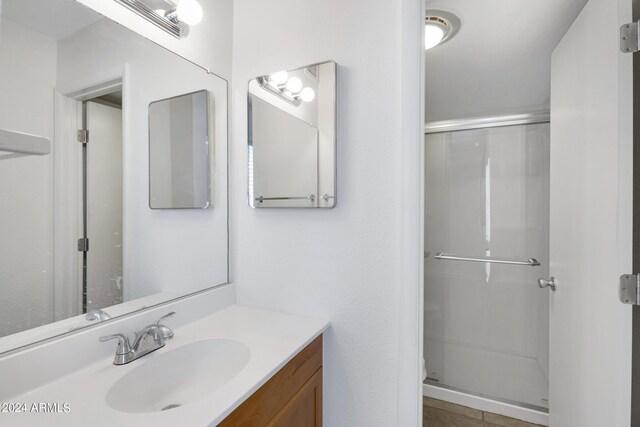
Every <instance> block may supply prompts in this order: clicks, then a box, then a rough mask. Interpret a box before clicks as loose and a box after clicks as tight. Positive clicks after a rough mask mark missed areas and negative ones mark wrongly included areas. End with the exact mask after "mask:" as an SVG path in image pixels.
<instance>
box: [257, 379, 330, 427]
mask: <svg viewBox="0 0 640 427" xmlns="http://www.w3.org/2000/svg"><path fill="white" fill-rule="evenodd" d="M267 425H268V426H269V427H291V426H296V427H320V426H322V368H320V369H319V370H318V371H317V372H316V373H315V374H313V376H312V377H311V379H310V380H309V381H307V383H306V384H305V385H303V386H302V388H301V389H300V390H298V392H297V393H296V394H295V395H294V396H293V397H292V398H291V400H290V401H289V402H287V404H286V405H285V406H284V407H283V408H282V410H280V412H278V414H276V416H275V417H274V418H273V419H272V420H271V421H269V423H268V424H267Z"/></svg>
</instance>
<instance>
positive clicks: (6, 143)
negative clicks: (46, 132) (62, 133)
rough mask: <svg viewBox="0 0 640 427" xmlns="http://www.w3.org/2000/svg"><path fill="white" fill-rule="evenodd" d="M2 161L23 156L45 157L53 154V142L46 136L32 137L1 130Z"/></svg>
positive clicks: (0, 157) (0, 150) (0, 147)
mask: <svg viewBox="0 0 640 427" xmlns="http://www.w3.org/2000/svg"><path fill="white" fill-rule="evenodd" d="M0 152H6V153H7V154H4V155H1V154H0V159H6V158H13V157H21V156H29V155H35V156H43V155H45V154H49V153H50V152H51V140H50V139H49V138H47V137H44V136H38V135H31V134H28V133H23V132H17V131H13V130H8V129H0Z"/></svg>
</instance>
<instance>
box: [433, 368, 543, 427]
mask: <svg viewBox="0 0 640 427" xmlns="http://www.w3.org/2000/svg"><path fill="white" fill-rule="evenodd" d="M422 394H423V396H426V397H430V398H433V399H438V400H444V401H445V402H450V403H455V404H456V405H462V406H466V407H469V408H473V409H478V410H480V411H486V412H492V413H494V414H499V415H504V416H506V417H511V418H516V419H519V420H522V421H526V422H529V423H532V424H540V425H543V426H548V425H549V411H548V409H547V408H543V407H540V406H534V405H527V404H520V403H516V402H512V401H508V400H501V399H495V398H490V397H486V396H482V395H479V394H474V393H470V392H467V391H464V390H461V389H458V388H456V387H451V386H447V385H445V384H442V383H440V382H438V381H432V380H429V379H427V380H425V382H424V384H423V385H422Z"/></svg>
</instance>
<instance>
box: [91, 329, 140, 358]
mask: <svg viewBox="0 0 640 427" xmlns="http://www.w3.org/2000/svg"><path fill="white" fill-rule="evenodd" d="M116 339H117V340H118V348H117V349H116V355H123V354H128V353H131V352H132V351H133V350H131V345H130V344H129V337H127V336H126V335H124V334H114V335H105V336H102V337H100V338H99V341H100V342H105V341H110V340H116Z"/></svg>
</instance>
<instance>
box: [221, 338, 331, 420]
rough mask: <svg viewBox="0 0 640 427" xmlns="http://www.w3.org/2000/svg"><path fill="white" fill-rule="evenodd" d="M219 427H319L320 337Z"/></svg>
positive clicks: (320, 390)
mask: <svg viewBox="0 0 640 427" xmlns="http://www.w3.org/2000/svg"><path fill="white" fill-rule="evenodd" d="M219 426H222V427H260V426H268V427H320V426H322V336H319V337H318V338H316V339H315V340H314V341H313V342H312V343H311V344H309V345H308V346H307V347H305V348H304V349H303V350H302V351H301V352H300V353H299V354H298V355H297V356H296V357H294V358H293V359H292V360H291V361H290V362H289V363H287V364H286V365H285V366H284V367H283V368H282V369H280V371H278V372H277V373H276V374H275V375H274V376H273V377H272V378H271V379H270V380H269V381H267V383H266V384H264V385H263V386H262V387H260V388H259V389H258V391H256V392H255V393H254V394H253V395H251V396H250V397H249V398H248V399H247V400H246V401H245V402H244V403H242V405H240V406H239V407H238V408H237V409H236V410H235V411H233V412H232V413H231V414H229V416H228V417H227V418H225V419H224V420H223V421H222V422H221V423H220V424H219Z"/></svg>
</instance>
